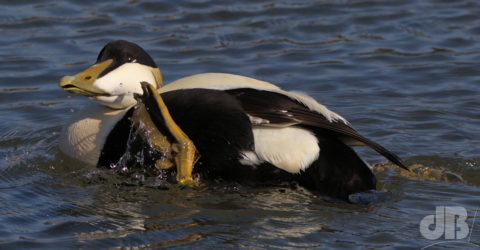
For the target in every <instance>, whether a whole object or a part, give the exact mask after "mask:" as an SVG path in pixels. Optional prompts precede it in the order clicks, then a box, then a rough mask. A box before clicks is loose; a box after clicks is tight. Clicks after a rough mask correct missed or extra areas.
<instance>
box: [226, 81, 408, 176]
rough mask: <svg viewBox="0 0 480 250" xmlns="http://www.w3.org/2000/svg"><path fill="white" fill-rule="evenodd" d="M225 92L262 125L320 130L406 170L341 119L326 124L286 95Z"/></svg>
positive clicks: (314, 113) (240, 91) (326, 121)
mask: <svg viewBox="0 0 480 250" xmlns="http://www.w3.org/2000/svg"><path fill="white" fill-rule="evenodd" d="M226 92H228V93H229V94H231V95H233V96H235V97H236V98H237V100H239V101H240V103H241V104H242V107H243V109H244V110H245V112H246V113H247V114H249V115H250V116H251V117H254V118H260V121H263V124H262V125H270V126H276V125H277V126H281V125H282V124H285V125H292V124H296V125H300V126H306V127H310V128H312V129H314V130H316V131H319V130H320V131H322V132H326V133H327V134H334V135H335V136H336V137H337V138H339V139H341V140H342V141H344V142H345V141H348V142H351V141H352V140H353V141H355V142H360V143H361V144H365V145H367V146H369V147H371V148H372V149H374V150H375V151H377V152H378V153H380V154H381V155H383V156H384V157H386V158H387V159H389V160H390V161H392V162H393V163H395V164H397V165H398V166H400V167H402V168H404V169H407V170H408V168H407V167H406V166H405V165H404V164H403V163H402V161H401V160H400V158H399V157H398V156H397V155H395V154H394V153H392V152H390V151H388V150H387V149H386V148H384V147H382V146H381V145H379V144H378V143H376V142H373V141H371V140H369V139H368V138H366V137H364V136H362V135H361V134H360V133H359V132H358V131H356V130H355V129H353V128H352V127H351V126H350V125H348V124H345V123H344V122H343V121H341V120H334V121H329V120H328V119H327V118H326V117H325V116H323V115H322V114H320V113H317V112H314V111H311V110H310V109H308V108H307V107H306V106H305V105H303V104H301V103H299V102H298V101H296V100H294V99H292V98H290V97H288V96H285V95H282V94H280V93H275V92H270V91H263V90H256V89H250V88H244V89H233V90H227V91H226ZM264 120H266V121H264Z"/></svg>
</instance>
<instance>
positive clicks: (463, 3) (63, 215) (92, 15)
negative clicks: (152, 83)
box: [0, 0, 480, 248]
mask: <svg viewBox="0 0 480 250" xmlns="http://www.w3.org/2000/svg"><path fill="white" fill-rule="evenodd" d="M0 7H1V8H0V36H1V39H0V48H1V49H0V117H1V118H2V119H1V121H0V201H1V204H2V205H1V206H0V248H28V247H34V248H112V247H147V248H155V247H176V248H181V247H195V248H200V247H201V248H205V247H211V248H237V247H245V248H277V247H278V248H292V247H306V248H314V247H322V248H325V247H344V248H390V247H415V248H419V247H425V246H428V245H430V244H434V243H437V242H439V241H444V240H445V238H444V237H441V238H440V239H438V240H436V241H432V240H427V239H425V238H424V237H423V236H422V235H421V234H420V232H419V223H420V221H421V220H422V218H424V217H425V216H427V215H430V214H434V213H435V206H461V207H464V208H466V209H467V211H468V215H469V218H468V220H467V222H468V223H469V225H470V229H472V227H471V224H472V223H473V220H474V214H475V211H476V209H478V208H479V207H480V199H479V195H480V187H479V186H480V156H479V155H480V146H479V144H480V136H479V135H480V126H479V124H480V99H479V97H480V78H479V77H478V72H479V71H478V68H479V66H480V49H479V41H480V21H479V20H480V19H479V18H478V16H479V14H480V3H478V2H476V1H467V0H458V1H444V0H426V1H413V0H412V1H405V0H393V1H366V0H358V1H347V0H343V1H342V0H341V1H328V0H323V1H279V2H276V1H259V0H255V1H232V2H223V1H182V0H180V1H175V2H172V1H142V0H131V1H115V2H101V1H68V2H66V1H36V3H31V2H30V1H0ZM116 39H125V40H129V41H133V42H136V43H138V44H140V45H141V46H142V47H143V48H145V49H146V50H147V51H148V52H149V53H150V54H151V55H152V57H153V58H154V59H155V61H156V63H157V64H158V65H159V67H160V69H161V70H162V72H163V75H164V79H165V82H171V81H173V80H175V79H178V78H180V77H183V76H187V75H192V74H196V73H204V72H228V73H235V74H241V75H246V76H250V77H254V78H258V79H262V80H266V81H269V82H273V83H276V84H278V85H279V86H281V87H282V88H285V89H289V90H301V91H303V92H306V93H308V94H309V95H311V96H313V97H315V98H316V99H317V100H319V101H320V102H321V103H323V104H325V105H327V106H328V107H329V108H331V109H332V110H334V111H336V112H338V113H340V114H342V115H343V116H344V117H346V118H347V119H348V120H349V121H350V122H351V123H352V124H353V126H354V127H355V128H356V129H357V130H359V131H360V132H361V133H363V134H364V135H365V136H367V137H369V138H371V139H373V140H374V141H377V142H379V143H381V144H382V145H384V146H385V147H387V148H389V149H391V150H392V151H394V152H396V153H398V154H399V155H400V156H401V157H402V158H404V160H405V161H406V163H407V164H408V165H412V164H423V165H424V166H426V167H430V168H434V169H440V168H445V169H448V170H450V171H452V172H455V173H458V174H459V175H461V176H462V177H463V178H464V179H465V183H446V182H442V181H424V180H414V179H408V178H404V177H401V176H398V175H397V174H395V173H394V172H393V171H390V172H384V173H381V174H379V175H378V178H379V185H378V188H379V189H386V190H388V191H389V192H390V195H389V196H390V199H389V200H388V201H385V202H380V203H376V204H371V205H351V204H338V203H329V202H325V201H323V200H322V199H319V197H316V196H315V195H314V194H312V193H310V192H308V191H306V190H304V189H302V188H297V189H290V188H289V187H268V188H267V187H265V188H256V189H249V188H245V187H241V186H218V187H210V188H203V189H200V190H191V189H179V188H177V187H170V189H169V190H162V189H161V188H159V187H158V185H156V184H155V180H154V179H152V180H147V181H146V182H145V183H147V184H144V185H136V184H135V183H131V182H135V181H132V180H125V179H123V178H122V177H119V176H115V175H112V174H109V173H105V172H102V171H100V170H96V169H91V168H88V167H86V166H85V165H83V164H82V163H80V162H77V161H75V160H72V159H69V158H68V157H66V156H64V155H63V154H62V153H61V152H60V150H59V148H58V146H57V140H58V137H59V133H60V131H61V128H62V125H63V124H64V123H65V121H66V120H67V119H68V118H69V117H70V116H71V115H72V113H74V112H77V111H78V110H79V109H81V107H82V106H84V105H86V104H88V103H89V100H88V99H86V98H83V97H78V96H70V95H69V94H67V93H66V92H63V91H62V90H61V89H60V88H59V87H57V85H56V84H57V82H58V80H59V79H60V77H61V76H63V75H67V74H73V73H76V72H79V71H80V70H83V69H85V68H86V67H88V66H89V65H91V64H92V63H93V62H94V61H95V59H96V56H97V54H98V52H99V51H100V49H101V48H102V47H103V46H104V45H105V44H106V43H107V42H109V41H112V40H116ZM358 152H359V153H360V154H361V155H362V157H363V158H364V159H366V160H367V161H368V162H370V163H378V162H381V161H383V158H382V157H380V156H378V155H377V154H376V153H375V152H373V151H371V150H368V149H359V150H358ZM479 216H480V215H479ZM476 219H477V222H479V223H480V218H476ZM479 228H480V225H477V226H476V227H473V231H472V234H471V237H470V238H467V239H462V240H463V241H464V242H463V243H462V242H459V243H458V242H457V243H454V242H450V243H443V244H442V245H441V246H444V247H447V246H448V247H458V248H467V247H471V248H474V247H478V246H479V245H480V229H479ZM467 241H468V242H469V243H466V242H467ZM437 246H439V245H437Z"/></svg>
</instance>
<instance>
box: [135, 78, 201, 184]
mask: <svg viewBox="0 0 480 250" xmlns="http://www.w3.org/2000/svg"><path fill="white" fill-rule="evenodd" d="M141 85H142V90H143V95H142V96H139V95H137V96H136V98H137V99H139V100H141V101H142V102H143V103H144V104H145V106H146V107H147V112H148V113H149V115H150V117H151V118H152V120H153V119H154V117H155V118H157V119H155V120H156V121H157V122H162V123H163V124H162V125H163V126H165V127H166V128H167V129H168V132H169V133H170V134H171V135H172V137H173V138H175V141H176V143H173V145H172V148H173V150H174V151H175V152H177V155H176V156H175V157H174V159H175V164H176V167H177V181H178V183H179V184H182V185H187V184H188V185H197V184H196V182H195V181H194V180H193V179H192V171H193V165H194V164H195V162H196V161H197V159H198V152H197V150H196V147H195V145H194V143H193V141H192V140H190V138H188V136H187V135H186V134H185V133H184V132H183V130H182V129H181V128H180V127H179V126H178V125H177V124H176V123H175V121H174V120H173V118H172V116H171V115H170V113H169V111H168V109H167V106H166V105H165V103H164V102H163V99H162V98H161V96H160V95H159V94H158V92H157V90H156V89H155V88H154V87H153V86H152V85H151V84H149V83H147V82H141ZM158 116H160V119H158V118H159V117H158Z"/></svg>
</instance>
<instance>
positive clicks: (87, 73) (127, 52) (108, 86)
mask: <svg viewBox="0 0 480 250" xmlns="http://www.w3.org/2000/svg"><path fill="white" fill-rule="evenodd" d="M143 81H145V82H148V83H150V84H152V85H153V86H154V87H155V88H157V89H158V88H160V87H161V86H162V75H161V73H160V70H159V69H158V67H157V65H156V64H155V62H154V61H153V59H152V58H151V57H150V55H148V54H147V52H145V50H143V49H142V48H141V47H140V46H138V45H136V44H134V43H131V42H127V41H122V40H119V41H113V42H110V43H108V44H107V45H106V46H105V47H104V48H103V49H102V50H101V51H100V54H99V55H98V58H97V62H96V63H95V64H94V65H93V66H91V67H90V68H88V69H86V70H84V71H82V72H80V73H78V74H76V75H74V76H64V77H62V79H61V80H60V82H59V83H58V85H59V86H60V87H62V88H63V90H65V91H67V92H69V93H72V94H78V95H83V96H86V97H89V98H90V99H92V100H94V101H96V102H99V103H101V104H103V105H106V106H108V107H111V108H114V109H124V108H127V107H130V106H132V105H134V104H136V103H137V101H136V100H135V98H134V93H138V94H142V93H143V91H142V86H141V84H140V82H143Z"/></svg>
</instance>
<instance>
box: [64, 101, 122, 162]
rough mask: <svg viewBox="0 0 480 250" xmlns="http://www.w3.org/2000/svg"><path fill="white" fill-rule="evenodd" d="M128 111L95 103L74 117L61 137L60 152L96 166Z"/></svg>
mask: <svg viewBox="0 0 480 250" xmlns="http://www.w3.org/2000/svg"><path fill="white" fill-rule="evenodd" d="M126 111H127V110H112V109H110V108H108V107H105V106H103V105H98V104H97V103H93V104H92V105H87V106H86V107H85V108H84V109H83V110H80V111H79V112H78V113H76V114H75V115H73V116H72V118H71V120H70V123H69V124H68V125H67V126H65V127H64V128H63V130H62V133H61V135H60V139H59V140H60V141H59V144H60V150H61V151H62V152H63V153H65V154H66V155H68V156H70V157H72V158H75V159H78V160H81V161H82V162H84V163H86V164H88V165H90V166H96V165H97V163H98V159H99V157H100V153H101V150H102V148H103V145H104V144H105V142H106V140H107V136H108V134H109V133H110V132H111V131H112V129H113V127H114V126H115V124H117V122H118V121H120V119H122V117H123V116H124V115H125V113H126Z"/></svg>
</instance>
